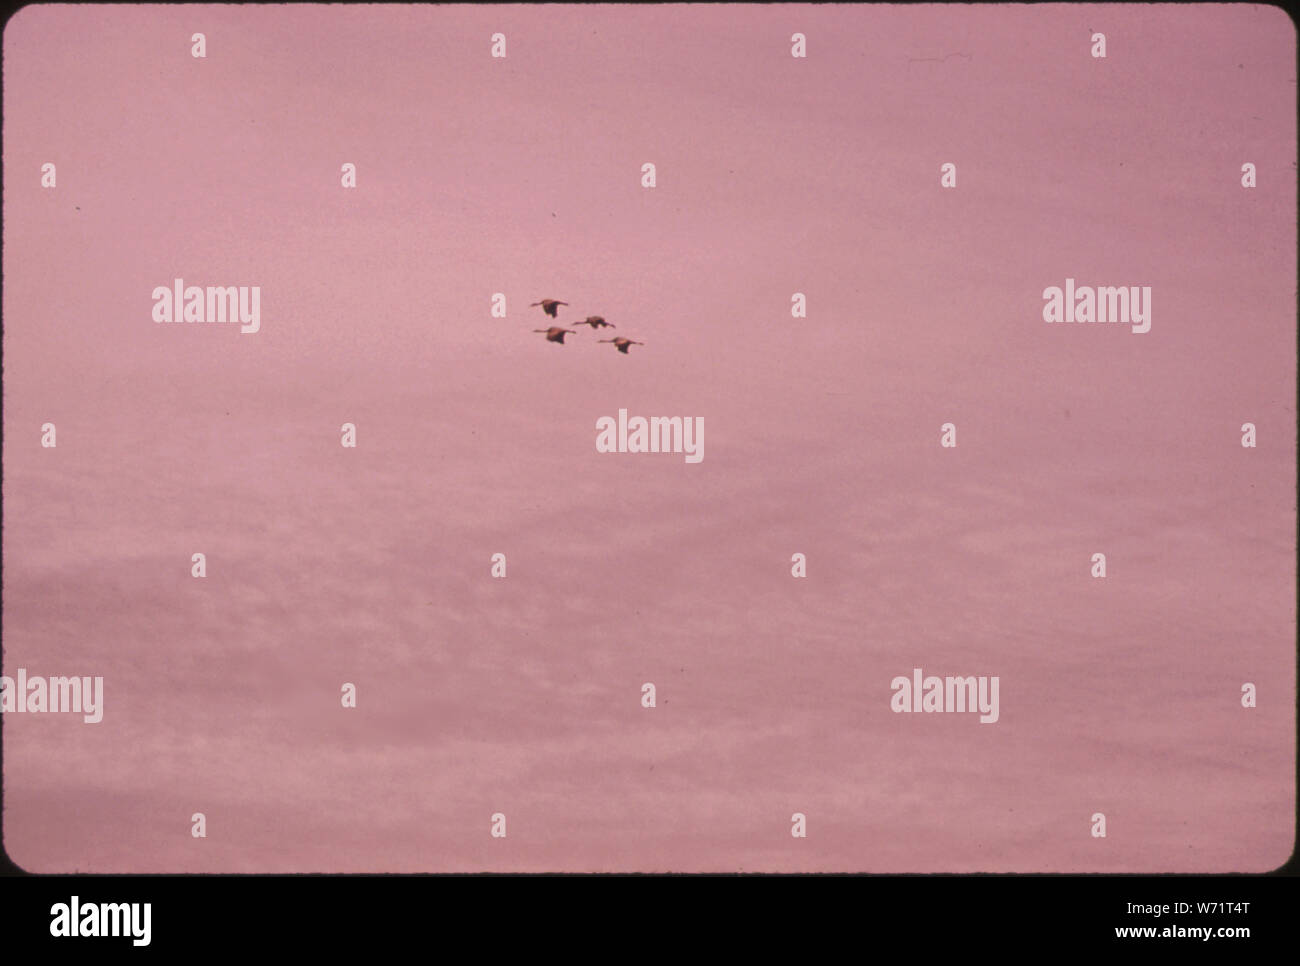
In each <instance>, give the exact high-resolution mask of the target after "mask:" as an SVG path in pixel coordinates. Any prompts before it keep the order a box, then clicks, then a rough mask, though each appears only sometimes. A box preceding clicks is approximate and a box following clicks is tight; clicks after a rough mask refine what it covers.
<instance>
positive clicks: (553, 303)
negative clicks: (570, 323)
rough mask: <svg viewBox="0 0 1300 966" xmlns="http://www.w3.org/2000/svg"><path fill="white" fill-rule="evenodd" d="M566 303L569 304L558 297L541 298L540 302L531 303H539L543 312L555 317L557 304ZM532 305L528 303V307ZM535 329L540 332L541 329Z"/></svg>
mask: <svg viewBox="0 0 1300 966" xmlns="http://www.w3.org/2000/svg"><path fill="white" fill-rule="evenodd" d="M568 304H569V303H568V302H561V301H560V300H559V299H542V300H541V301H540V302H534V303H533V305H540V306H541V307H542V311H543V312H545V313H546V314H547V315H549V316H550V317H551V318H555V313H556V311H557V310H558V307H559V306H561V305H568ZM533 305H530V306H528V307H529V308H530V309H531V308H532V307H533ZM537 331H538V332H540V331H541V329H538V330H537Z"/></svg>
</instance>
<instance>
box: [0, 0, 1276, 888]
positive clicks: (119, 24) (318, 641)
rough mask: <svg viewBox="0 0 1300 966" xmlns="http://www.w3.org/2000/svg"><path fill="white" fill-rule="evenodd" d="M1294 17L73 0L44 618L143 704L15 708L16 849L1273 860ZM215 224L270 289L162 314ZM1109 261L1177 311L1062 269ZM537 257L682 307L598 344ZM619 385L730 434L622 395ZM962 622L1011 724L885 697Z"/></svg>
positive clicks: (557, 270) (8, 101)
mask: <svg viewBox="0 0 1300 966" xmlns="http://www.w3.org/2000/svg"><path fill="white" fill-rule="evenodd" d="M796 31H798V32H802V33H804V34H806V35H807V38H808V57H807V58H806V59H796V58H793V57H791V56H790V36H791V34H792V33H794V32H796ZM1095 31H1101V32H1104V33H1105V34H1106V36H1107V48H1108V49H1107V57H1106V58H1105V59H1104V60H1102V59H1094V58H1092V57H1091V56H1090V55H1089V48H1090V46H1091V44H1090V40H1089V38H1090V37H1091V35H1092V33H1093V32H1095ZM195 32H203V33H204V34H205V35H206V43H207V57H206V58H204V59H196V58H194V57H192V56H191V53H190V46H191V45H190V36H191V35H192V34H193V33H195ZM496 32H501V33H504V34H505V35H506V37H507V44H508V47H507V50H508V56H507V57H506V58H505V59H504V60H502V59H493V58H492V57H490V56H489V50H490V40H489V38H490V37H491V35H492V34H493V33H496ZM1294 51H1295V34H1294V26H1293V24H1292V22H1291V21H1290V19H1289V18H1288V17H1287V16H1286V15H1285V14H1284V13H1283V12H1282V11H1281V10H1280V9H1278V8H1276V7H1264V6H1240V5H1238V6H1231V7H1229V6H1183V7H1173V6H1147V5H1135V6H1105V7H1090V6H1082V5H1079V6H1075V5H1068V6H1066V5H1061V6H1057V5H1033V6H1014V5H1006V6H933V7H926V6H896V7H861V6H859V7H853V6H815V7H802V6H796V5H790V6H787V5H777V6H770V5H769V6H752V7H751V6H711V5H706V6H696V7H685V6H673V5H667V6H651V5H645V6H599V7H584V8H575V7H564V6H537V7H511V6H492V7H478V8H473V7H434V6H429V7H418V8H414V7H413V8H404V7H392V6H373V7H372V6H361V5H357V6H321V7H314V6H263V7H240V6H220V7H201V6H193V7H181V6H149V7H132V6H111V7H96V6H58V5H48V6H34V7H27V8H24V9H23V10H22V11H20V12H19V13H18V14H17V15H16V16H15V17H14V18H13V19H11V20H10V21H9V23H8V25H7V27H6V29H5V33H4V64H5V75H4V105H3V106H4V166H5V196H4V218H5V222H4V233H5V237H4V241H5V250H4V306H3V309H4V361H5V368H4V425H3V428H4V451H3V458H4V492H3V498H4V523H5V530H4V587H3V593H4V612H3V636H4V658H3V666H4V673H5V674H13V673H14V671H15V669H16V668H18V667H24V668H26V669H27V671H28V673H29V674H33V675H61V674H86V675H102V676H103V677H104V679H105V685H104V687H105V713H104V720H103V722H102V723H100V724H97V725H86V724H83V723H82V722H81V719H80V717H79V716H75V715H35V714H33V715H27V714H22V715H5V716H4V720H3V726H4V751H5V759H4V779H5V787H4V814H3V834H4V847H5V849H6V850H7V852H8V854H9V855H10V856H11V857H12V858H13V860H14V861H15V862H17V863H19V864H20V865H22V866H23V867H24V868H27V869H29V870H32V871H41V872H65V871H72V870H74V869H79V870H82V871H94V872H208V871H250V872H252V871H259V872H305V871H344V872H381V871H391V872H408V871H463V870H471V871H473V870H516V871H539V870H574V871H663V870H675V871H734V870H744V871H816V870H820V871H869V872H897V871H911V872H931V871H952V872H966V871H977V870H979V871H1019V872H1030V871H1033V872H1039V871H1102V872H1107V871H1109V872H1120V871H1123V872H1162V871H1164V872H1227V871H1250V872H1257V871H1263V870H1268V869H1272V868H1275V867H1276V866H1278V865H1280V864H1281V863H1282V862H1284V861H1285V860H1286V859H1287V857H1288V856H1289V855H1290V853H1291V851H1292V847H1293V844H1294V836H1293V828H1292V824H1293V817H1294V801H1295V798H1294V796H1295V774H1294V761H1295V745H1294V735H1295V719H1294V715H1295V697H1296V696H1295V687H1294V681H1295V660H1296V652H1295V634H1296V613H1295V588H1296V572H1295V549H1296V547H1295V532H1296V516H1295V514H1296V504H1295V492H1296V476H1295V473H1296V413H1295V409H1294V399H1295V397H1296V351H1295V347H1296V330H1295V324H1296V288H1295V278H1296V251H1295V237H1296V221H1295V218H1296V214H1295V212H1296V201H1297V199H1296V148H1295V145H1296V130H1295V108H1296V101H1295V98H1296V85H1295V82H1296V75H1295V63H1294ZM647 161H651V162H654V163H655V165H656V166H657V180H658V183H657V186H656V187H655V188H653V189H646V188H643V187H641V184H640V180H641V178H640V171H641V165H642V164H643V163H644V162H647ZM45 162H53V163H55V164H56V165H57V172H58V182H57V187H56V188H53V189H49V188H42V187H41V184H40V170H41V165H42V164H44V163H45ZM344 162H352V163H354V164H356V165H357V170H358V175H357V187H356V188H355V189H351V190H345V189H343V188H342V187H340V184H339V178H340V174H339V172H340V166H341V165H342V164H343V163H344ZM945 162H952V163H954V164H956V166H957V171H958V185H957V187H956V188H955V189H951V190H945V189H942V188H940V186H939V166H940V165H941V164H943V163H945ZM1245 162H1251V163H1253V164H1255V165H1256V167H1257V170H1258V187H1256V188H1254V189H1244V188H1243V187H1241V184H1240V177H1241V175H1240V171H1241V165H1242V164H1243V163H1245ZM175 277H183V278H184V279H185V280H186V281H187V283H190V284H197V285H258V286H260V287H261V291H262V302H261V305H262V325H261V331H260V332H258V333H257V334H255V335H242V334H240V333H239V332H238V330H237V328H233V327H225V326H198V325H191V326H187V325H160V324H156V323H154V322H153V321H152V319H151V309H152V304H153V303H152V300H151V293H152V291H153V289H154V287H155V286H158V285H170V284H171V281H172V279H173V278H175ZM1067 277H1070V278H1075V279H1076V280H1078V282H1079V283H1080V284H1091V285H1145V286H1151V288H1152V290H1153V296H1152V303H1153V305H1152V308H1153V320H1152V328H1151V331H1150V332H1149V333H1147V334H1145V335H1135V334H1132V333H1131V332H1130V331H1129V330H1128V327H1127V326H1102V325H1091V326H1089V325H1079V326H1065V325H1060V326H1058V325H1048V324H1046V323H1044V322H1043V321H1042V316H1041V312H1042V306H1043V299H1042V291H1043V289H1044V288H1045V287H1047V286H1050V285H1057V286H1060V285H1063V284H1064V281H1065V279H1066V278H1067ZM494 292H503V293H505V294H506V296H507V299H508V315H507V317H506V318H504V319H500V318H492V317H491V316H490V315H489V299H490V297H491V295H492V293H494ZM794 292H803V293H805V294H806V295H807V299H808V317H807V318H806V319H795V318H791V316H790V299H791V294H792V293H794ZM542 297H557V298H561V299H564V300H565V301H567V302H569V303H571V304H570V306H569V307H568V308H567V309H566V308H562V309H561V315H560V319H561V321H565V320H572V319H575V318H581V317H584V316H586V315H589V314H599V315H603V316H605V317H606V318H607V319H609V321H611V322H613V323H615V324H616V325H617V326H618V328H617V333H616V334H618V335H626V336H628V337H631V338H633V339H637V340H639V341H643V342H645V343H646V344H645V345H644V346H641V347H633V349H632V351H631V353H630V354H628V355H627V356H623V355H620V354H618V353H617V352H615V351H614V350H613V347H612V346H609V345H600V344H597V342H596V340H597V339H598V338H600V337H607V336H598V335H596V334H594V333H590V332H588V331H586V330H584V331H583V332H580V333H579V334H578V335H576V336H573V337H571V338H570V339H569V343H568V344H567V345H565V346H563V347H561V346H557V345H553V344H550V343H547V342H546V341H545V340H544V339H543V338H542V336H540V335H536V334H534V333H533V332H532V330H533V329H534V328H538V327H542V326H544V325H546V324H550V321H549V320H547V319H546V318H545V317H544V316H543V315H542V314H541V310H540V309H536V308H529V303H530V302H534V301H537V300H538V299H540V298H542ZM620 408H624V409H627V410H628V412H629V413H630V414H633V415H645V416H651V415H664V416H669V415H681V416H699V417H703V419H704V422H705V425H706V437H705V456H704V460H703V462H701V463H699V464H694V465H692V464H687V463H685V462H684V461H683V459H682V458H681V457H680V456H661V455H637V456H633V455H609V454H600V453H597V452H596V450H595V446H594V441H595V436H596V432H595V422H596V420H597V419H598V418H599V417H601V416H614V415H617V412H618V410H619V409H620ZM47 421H48V422H54V423H55V424H56V425H57V431H58V446H57V448H55V449H45V448H42V447H41V445H40V427H41V424H42V423H44V422H47ZM1247 421H1250V422H1253V423H1255V424H1256V426H1257V428H1258V438H1259V445H1258V447H1257V448H1255V449H1244V448H1242V447H1241V446H1240V444H1239V440H1240V435H1241V434H1240V426H1241V424H1242V423H1243V422H1247ZM344 422H352V423H355V424H356V425H357V427H358V447H357V448H356V449H355V450H349V449H344V448H342V447H341V446H340V445H339V427H340V425H341V424H342V423H344ZM945 422H953V423H955V424H956V425H957V427H958V446H957V448H956V449H942V448H941V447H940V446H939V436H940V426H941V425H942V424H943V423H945ZM1098 551H1101V552H1104V553H1106V555H1107V558H1108V571H1109V573H1108V576H1107V578H1106V579H1105V580H1098V579H1093V578H1092V577H1090V576H1089V560H1090V558H1091V555H1092V554H1093V553H1094V552H1098ZM194 552H203V553H205V554H206V555H207V560H208V576H207V577H206V578H205V579H203V580H196V579H194V578H192V577H191V576H190V562H189V561H190V555H191V554H192V553H194ZM496 552H503V553H505V554H507V558H508V561H509V564H508V566H509V570H508V577H507V578H506V579H505V580H493V579H492V578H491V577H490V574H489V560H490V557H491V555H492V554H493V553H496ZM795 552H802V553H804V554H806V555H807V558H808V577H807V578H806V579H795V578H793V577H791V575H790V558H791V554H792V553H795ZM918 666H919V667H921V668H923V669H924V670H925V672H926V673H927V674H938V675H949V674H952V675H958V674H959V675H998V676H999V678H1000V682H1001V715H1000V720H999V721H998V722H997V723H996V724H988V725H982V724H979V723H978V720H977V718H976V717H975V716H972V715H962V714H895V713H893V712H891V710H890V703H889V702H890V697H891V693H892V692H891V691H890V681H891V680H892V679H893V678H894V677H895V676H896V675H909V674H910V673H911V670H912V668H913V667H918ZM345 681H348V682H354V683H355V684H356V685H357V688H358V697H359V706H358V707H357V708H356V709H355V710H344V709H342V708H341V707H340V706H339V699H338V695H339V688H340V685H341V684H342V683H343V682H345ZM647 681H650V682H654V683H655V684H656V686H657V689H658V707H656V708H654V709H652V710H647V709H643V708H641V707H640V703H639V696H640V688H641V685H642V683H643V682H647ZM1248 681H1249V682H1252V683H1254V684H1256V686H1257V687H1258V691H1259V704H1258V707H1256V708H1254V709H1250V710H1247V709H1243V708H1242V707H1241V706H1240V702H1239V693H1240V688H1241V685H1242V683H1244V682H1248ZM194 812H203V813H204V814H205V815H206V817H207V826H208V835H207V838H205V839H201V840H196V839H194V838H192V837H191V835H190V816H191V814H192V813H194ZM494 812H504V813H505V814H506V815H507V820H508V836H507V838H505V839H501V840H498V839H493V838H492V837H491V836H490V835H489V825H490V816H491V815H492V814H493V813H494ZM793 812H803V813H805V814H806V815H807V817H808V835H807V838H805V839H796V838H792V837H791V835H790V816H791V814H792V813H793ZM1094 812H1103V813H1105V814H1106V816H1107V822H1108V829H1107V837H1106V838H1104V839H1095V838H1093V837H1092V836H1091V835H1090V834H1089V828H1090V821H1089V820H1090V816H1091V815H1092V814H1093V813H1094Z"/></svg>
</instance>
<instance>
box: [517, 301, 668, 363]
mask: <svg viewBox="0 0 1300 966" xmlns="http://www.w3.org/2000/svg"><path fill="white" fill-rule="evenodd" d="M568 304H569V303H568V302H561V301H560V300H559V299H542V300H541V301H540V302H534V303H533V304H532V305H530V306H529V308H534V307H535V306H538V305H540V306H541V307H542V311H543V312H545V313H546V314H547V315H549V316H550V317H551V318H553V319H554V318H556V313H557V312H558V311H559V310H560V306H561V305H568ZM570 325H589V326H591V331H593V332H595V331H596V330H597V329H617V328H618V326H616V325H614V324H613V323H612V322H606V321H605V320H604V319H603V318H602V317H601V316H599V315H589V316H587V317H586V318H585V319H583V320H582V321H581V322H571V323H570ZM533 331H534V332H545V333H546V341H547V342H558V343H559V344H560V345H564V337H565V336H566V335H573V333H575V332H577V331H578V330H577V329H566V328H565V327H564V326H562V325H552V326H551V327H550V328H546V329H533ZM596 341H597V342H610V343H613V345H614V348H615V349H617V350H618V351H619V352H621V353H623V354H624V355H627V348H628V346H633V345H645V343H644V342H633V341H632V340H631V339H625V338H623V337H622V336H616V337H615V338H613V339H597V340H596Z"/></svg>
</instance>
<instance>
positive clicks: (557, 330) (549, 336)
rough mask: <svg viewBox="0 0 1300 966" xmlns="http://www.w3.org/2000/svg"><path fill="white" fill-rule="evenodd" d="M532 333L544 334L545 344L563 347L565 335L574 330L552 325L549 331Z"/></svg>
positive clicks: (541, 330)
mask: <svg viewBox="0 0 1300 966" xmlns="http://www.w3.org/2000/svg"><path fill="white" fill-rule="evenodd" d="M533 331H534V332H545V333H546V341H547V342H558V343H559V344H560V345H564V337H565V336H566V335H573V333H574V331H575V330H574V329H566V328H564V327H563V326H560V325H553V326H551V327H550V328H549V329H533ZM623 351H624V352H626V351H627V350H626V349H624V350H623Z"/></svg>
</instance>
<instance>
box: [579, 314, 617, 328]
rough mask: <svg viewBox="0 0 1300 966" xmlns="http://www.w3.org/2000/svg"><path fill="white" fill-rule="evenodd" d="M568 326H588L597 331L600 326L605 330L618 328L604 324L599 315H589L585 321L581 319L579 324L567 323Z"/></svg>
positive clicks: (610, 324)
mask: <svg viewBox="0 0 1300 966" xmlns="http://www.w3.org/2000/svg"><path fill="white" fill-rule="evenodd" d="M569 324H570V325H589V326H591V327H592V329H599V328H601V327H602V326H603V327H604V328H607V329H617V328H618V326H617V325H615V324H614V323H613V322H606V321H605V318H604V316H601V315H589V316H587V317H586V318H585V319H583V320H582V321H581V322H571V323H569Z"/></svg>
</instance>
